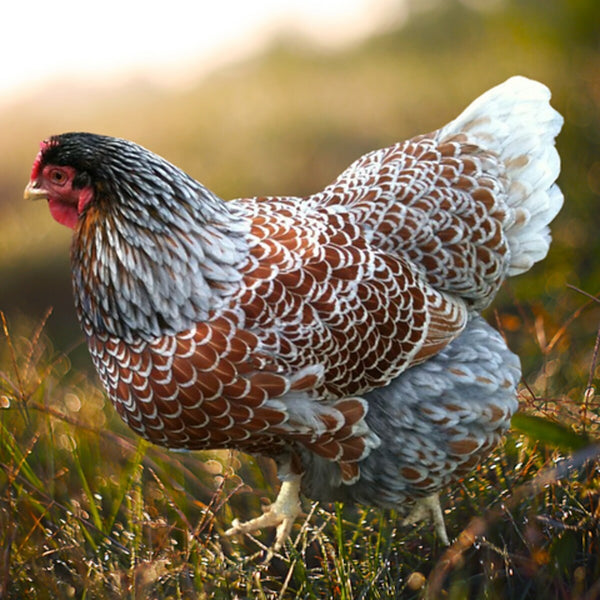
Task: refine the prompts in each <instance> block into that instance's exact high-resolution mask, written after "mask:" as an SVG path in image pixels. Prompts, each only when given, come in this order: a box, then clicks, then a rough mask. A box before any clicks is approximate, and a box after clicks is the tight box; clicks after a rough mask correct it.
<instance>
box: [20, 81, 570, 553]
mask: <svg viewBox="0 0 600 600" xmlns="http://www.w3.org/2000/svg"><path fill="white" fill-rule="evenodd" d="M549 98H550V93H549V91H548V89H547V88H546V87H545V86H543V85H542V84H540V83H537V82H534V81H531V80H528V79H525V78H522V77H514V78H512V79H509V80H508V81H506V82H505V83H503V84H502V85H500V86H498V87H496V88H493V89H491V90H490V91H488V92H486V93H485V94H484V95H483V96H481V97H480V98H479V99H477V100H476V101H475V102H473V103H472V104H471V105H470V106H469V107H468V108H467V109H466V110H465V111H464V112H463V113H462V114H461V115H460V116H459V117H458V118H457V119H455V120H454V121H452V122H451V123H450V124H448V125H446V126H445V127H442V128H441V129H439V130H437V131H434V132H433V133H430V134H427V135H422V136H419V137H416V138H413V139H411V140H409V141H406V142H402V143H398V144H395V145H393V146H391V147H389V148H385V149H382V150H377V151H374V152H371V153H369V154H366V155H365V156H363V157H362V158H360V159H359V160H358V161H356V162H355V163H354V164H352V165H351V166H350V167H349V168H348V169H347V170H346V171H344V172H343V173H342V174H341V175H340V176H339V177H338V178H337V179H336V180H335V181H334V182H333V183H332V184H331V185H329V186H328V187H327V188H325V189H324V190H323V191H322V192H319V193H317V194H314V195H312V196H309V197H306V198H296V197H274V198H243V199H238V200H233V201H230V202H224V201H223V200H221V199H220V198H219V197H217V196H216V195H215V194H214V193H212V192H211V191H209V190H208V189H206V188H205V187H204V186H203V185H202V184H200V183H198V182H197V181H196V180H194V179H193V178H191V177H190V176H189V175H186V174H185V173H184V172H182V171H181V170H179V169H178V168H177V167H175V166H173V165H172V164H170V163H168V162H167V161H166V160H164V159H163V158H160V157H159V156H157V155H155V154H153V153H152V152H150V151H148V150H146V149H144V148H142V147H140V146H138V145H136V144H134V143H132V142H129V141H125V140H122V139H115V138H110V137H105V136H101V135H94V134H90V133H66V134H63V135H57V136H54V137H51V138H50V139H48V140H47V141H44V142H42V144H41V150H40V152H39V154H38V155H37V158H36V160H35V163H34V165H33V171H32V174H31V180H30V182H29V185H28V186H27V188H26V194H25V195H26V197H28V198H45V199H46V200H48V204H49V208H50V212H51V214H52V216H53V217H54V218H55V219H56V220H57V221H58V222H59V223H62V224H64V225H67V226H69V227H71V228H72V229H73V230H74V234H73V243H72V248H71V261H72V271H73V287H74V296H75V305H76V309H77V314H78V317H79V320H80V322H81V325H82V328H83V331H84V332H85V336H86V338H87V342H88V346H89V350H90V354H91V356H92V359H93V362H94V365H95V367H96V369H97V371H98V374H99V376H100V379H101V381H102V383H103V385H104V387H105V389H106V391H107V393H108V395H109V396H110V398H111V400H112V402H113V403H114V405H115V407H116V409H117V410H118V412H119V414H120V415H121V417H122V418H123V419H124V421H125V422H126V423H127V424H128V425H129V426H130V427H131V428H132V429H133V430H134V431H135V432H137V433H139V434H140V435H142V436H144V437H145V438H147V439H148V440H150V441H152V442H154V443H156V444H160V445H163V446H167V447H169V448H181V449H184V448H185V449H190V450H196V449H202V448H236V449H238V450H241V451H243V452H248V453H253V454H262V455H266V456H269V457H272V458H274V459H275V461H276V462H277V465H278V469H279V475H280V477H281V479H282V480H283V483H282V487H281V490H280V493H279V495H278V497H277V500H276V501H275V503H274V504H272V505H271V507H270V508H269V509H268V510H267V511H266V512H265V514H264V515H262V516H260V517H258V518H257V519H253V520H252V521H250V522H248V523H244V524H240V523H239V522H234V525H233V527H232V529H230V530H229V532H228V533H230V534H231V533H239V532H248V531H253V530H256V529H258V528H261V527H264V526H277V537H276V541H275V544H274V547H275V548H279V547H280V546H281V544H282V543H283V541H284V539H285V538H286V537H287V535H288V534H289V531H290V528H291V525H292V523H293V521H294V519H295V517H296V516H297V515H298V513H299V511H300V505H299V493H300V492H303V493H304V494H306V495H307V496H309V497H310V498H313V499H316V500H321V501H325V502H329V501H333V500H341V501H345V502H359V503H364V504H368V505H375V506H380V507H393V508H395V509H397V510H399V511H400V512H401V513H403V514H404V515H405V516H406V522H412V521H414V520H417V519H419V518H423V517H427V516H430V517H431V518H433V520H434V522H435V524H436V526H437V531H438V534H439V535H440V538H441V540H442V541H443V542H445V543H447V541H448V538H447V535H446V531H445V527H444V522H443V518H442V513H441V509H440V504H439V500H438V492H440V491H441V490H446V489H448V488H450V486H451V485H452V483H453V482H455V481H456V480H457V479H459V478H460V477H463V476H464V475H465V474H466V473H468V472H469V471H470V470H471V469H472V468H473V467H474V466H475V465H476V464H477V463H478V462H479V461H480V460H481V459H483V458H484V457H485V456H486V455H487V454H488V453H489V451H490V450H491V449H492V448H493V447H494V446H495V445H496V444H497V443H498V441H499V440H500V437H501V435H502V433H503V432H504V431H505V430H506V428H507V427H508V425H509V421H510V417H511V415H512V414H513V412H514V411H515V410H516V408H517V399H516V386H517V382H518V380H519V378H520V365H519V360H518V358H517V357H516V356H515V355H514V354H513V353H512V352H511V351H510V350H508V348H507V347H506V345H505V342H504V340H503V339H502V337H501V336H500V335H499V334H498V333H497V332H496V331H495V330H494V329H493V328H492V327H490V326H489V325H488V324H487V323H486V322H485V321H484V320H483V319H482V318H481V317H480V316H479V312H480V311H481V310H482V309H483V308H485V307H486V306H488V305H489V304H490V302H491V301H492V299H493V298H494V295H495V294H496V292H497V290H498V288H499V287H500V285H501V284H502V282H503V281H504V279H505V278H506V277H507V276H512V275H517V274H519V273H523V272H524V271H527V270H528V269H529V268H530V267H531V266H532V265H533V264H534V263H535V262H537V261H539V260H541V259H542V258H544V256H545V255H546V253H547V251H548V247H549V243H550V234H549V230H548V224H549V222H550V221H551V220H552V219H553V218H554V216H555V215H556V214H557V212H558V211H559V210H560V207H561V205H562V201H563V198H562V194H561V192H560V190H559V188H558V187H557V186H556V185H555V183H554V182H555V180H556V178H557V176H558V173H559V170H560V164H559V157H558V154H557V152H556V150H555V147H554V138H555V136H556V135H557V134H558V132H559V130H560V128H561V125H562V118H561V117H560V115H559V114H558V113H557V112H556V111H554V109H552V108H551V107H550V104H549Z"/></svg>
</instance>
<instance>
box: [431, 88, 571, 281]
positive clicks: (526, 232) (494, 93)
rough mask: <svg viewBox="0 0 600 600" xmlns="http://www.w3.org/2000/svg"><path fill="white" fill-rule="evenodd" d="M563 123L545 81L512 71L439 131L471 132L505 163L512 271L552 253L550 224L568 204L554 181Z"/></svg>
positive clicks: (450, 133) (515, 272)
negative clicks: (556, 143) (509, 76)
mask: <svg viewBox="0 0 600 600" xmlns="http://www.w3.org/2000/svg"><path fill="white" fill-rule="evenodd" d="M562 124H563V118H562V117H561V115H560V114H559V113H558V112H556V111H555V110H554V109H553V108H552V107H551V106H550V90H549V89H548V88H547V87H546V86H545V85H543V84H541V83H539V82H537V81H532V80H531V79H527V78H525V77H511V78H510V79H508V80H507V81H505V82H504V83H502V84H500V85H498V86H496V87H494V88H492V89H491V90H488V91H487V92H485V93H484V94H482V95H481V96H480V97H479V98H477V99H476V100H475V101H474V102H473V103H471V104H470V105H469V106H468V107H467V108H466V109H465V110H464V112H463V113H462V114H460V115H459V116H458V117H457V118H456V119H455V120H454V121H452V122H451V123H449V124H448V125H446V126H445V127H444V128H443V129H442V130H441V131H440V138H441V139H444V138H446V137H453V136H456V135H460V134H463V135H467V136H468V138H469V140H473V141H474V142H476V143H477V144H478V145H479V146H481V147H482V148H484V149H486V150H489V151H491V152H493V153H494V154H496V155H497V156H498V157H499V158H500V160H501V162H502V163H503V164H504V167H505V177H506V178H507V182H506V203H507V205H508V207H509V215H508V218H507V221H506V223H505V227H504V229H505V232H506V235H507V238H508V243H509V245H510V250H511V260H510V267H509V271H508V274H509V275H518V274H519V273H523V272H525V271H527V270H528V269H529V268H531V266H532V265H533V264H534V263H536V262H538V261H540V260H542V259H543V258H544V257H545V256H546V254H547V253H548V248H549V246H550V230H549V227H548V225H549V223H550V222H551V221H552V219H553V218H554V217H555V216H556V214H557V213H558V211H559V210H560V208H561V206H562V204H563V195H562V193H561V191H560V189H559V188H558V186H557V185H556V184H555V181H556V178H557V177H558V174H559V172H560V158H559V156H558V152H557V151H556V148H555V146H554V138H555V137H556V136H557V135H558V133H559V131H560V129H561V127H562Z"/></svg>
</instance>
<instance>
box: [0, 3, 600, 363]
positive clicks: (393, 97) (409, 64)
mask: <svg viewBox="0 0 600 600" xmlns="http://www.w3.org/2000/svg"><path fill="white" fill-rule="evenodd" d="M217 5H218V6H217ZM3 10H5V11H6V10H7V9H3ZM11 11H13V12H12V13H11V14H6V15H4V16H3V24H4V29H5V34H3V38H2V40H0V48H1V55H2V56H3V59H2V68H1V70H0V95H1V96H0V131H1V132H2V135H1V136H0V310H1V311H3V312H4V313H5V315H6V316H7V318H8V321H9V323H11V324H14V323H15V322H18V321H19V320H22V319H29V320H33V321H39V320H40V319H41V318H42V316H43V314H44V313H45V312H46V310H47V309H48V307H53V313H52V316H51V317H50V319H49V322H48V326H47V332H48V333H49V336H50V338H51V339H52V340H53V342H54V344H55V346H56V347H57V348H58V349H60V350H62V351H66V352H69V354H70V356H71V360H72V361H73V362H74V363H75V365H76V366H78V367H81V368H85V369H88V368H89V367H90V362H89V359H88V358H87V356H86V352H85V350H84V349H83V347H82V344H81V341H82V335H81V333H80V331H79V328H78V325H77V323H76V319H75V314H74V310H73V304H72V299H71V284H70V267H69V240H70V231H69V230H67V229H66V228H64V227H60V226H59V225H57V224H56V223H55V222H54V221H53V220H52V219H51V217H50V215H49V213H48V211H47V208H46V207H45V206H43V205H41V204H36V203H31V204H29V203H25V202H24V201H23V200H22V190H23V187H24V186H25V184H26V183H27V181H28V178H29V172H30V168H31V164H32V162H33V159H34V157H35V155H36V153H37V149H38V145H39V142H40V141H41V140H42V139H44V138H45V137H47V136H49V135H51V134H55V133H60V132H64V131H70V130H84V131H93V132H97V133H104V134H109V135H114V136H118V137H125V138H129V139H132V140H134V141H136V142H138V143H140V144H142V145H144V146H147V147H149V148H151V149H152V150H154V151H155V152H157V153H159V154H161V155H163V156H165V157H166V158H167V159H169V160H170V161H171V162H174V163H175V164H177V165H178V166H180V167H182V168H183V169H185V170H186V171H187V172H189V173H190V174H191V175H192V176H194V177H195V178H196V179H198V180H200V181H201V182H203V183H204V184H205V185H206V186H208V187H209V188H211V189H212V190H213V191H214V192H216V193H217V194H218V195H220V196H221V197H223V198H225V199H229V198H234V197H239V196H249V195H259V194H267V195H273V194H289V195H291V194H294V195H303V194H309V193H311V192H314V191H318V190H320V189H321V188H322V187H323V186H324V185H326V184H328V183H329V182H330V181H331V180H333V179H334V178H335V176H336V175H337V174H338V173H339V172H341V171H342V170H343V169H344V168H345V167H346V166H347V165H348V164H349V163H351V162H352V161H353V160H354V159H356V158H358V157H359V156H360V155H361V154H364V153H365V152H367V151H369V150H372V149H375V148H378V147H382V146H386V145H389V144H392V143H394V142H395V141H398V140H401V139H404V138H406V137H411V136H413V135H415V134H418V133H422V132H426V131H430V130H433V129H436V128H437V127H439V126H441V125H443V124H444V123H446V122H447V121H448V120H450V119H452V118H453V117H454V116H456V115H457V114H458V113H459V112H460V111H461V110H462V109H463V108H464V107H465V106H466V105H467V104H468V103H469V102H470V101H471V100H472V99H474V98H475V97H476V96H477V95H479V94H480V93H482V92H483V91H485V90H486V89H487V88H489V87H491V86H493V85H496V84H498V83H500V82H501V81H503V80H505V79H506V78H508V77H510V76H511V75H515V74H522V75H526V76H528V77H531V78H535V79H538V80H540V81H542V82H544V83H545V84H546V85H548V86H549V87H550V88H551V90H552V93H553V101H552V102H553V105H554V106H555V107H556V108H557V109H558V110H559V111H560V112H561V113H562V114H563V115H564V116H565V120H566V122H565V127H564V130H563V132H562V134H561V136H560V138H559V140H558V146H559V151H560V153H561V156H562V158H563V170H562V175H561V177H560V184H561V187H562V189H563V191H564V193H565V198H566V202H565V207H564V209H563V211H562V213H561V214H560V216H559V217H558V218H557V219H556V222H555V223H554V225H553V236H554V243H553V245H552V248H551V251H550V255H549V257H548V259H547V260H546V261H545V262H543V263H541V264H538V265H537V266H536V267H535V268H534V269H533V270H532V272H530V273H529V274H528V275H527V276H525V277H523V278H521V279H517V280H515V281H514V282H510V284H509V285H508V286H506V288H505V289H504V290H503V292H502V295H501V297H500V299H499V303H498V304H497V306H499V307H500V309H501V312H502V314H503V315H504V316H503V317H502V318H503V321H502V322H503V324H504V326H505V328H506V329H507V330H509V332H510V331H511V329H512V334H511V335H514V336H515V337H518V338H519V339H518V340H516V342H515V343H516V344H517V346H516V348H515V349H517V350H518V351H519V353H520V354H521V355H522V357H523V362H524V366H525V372H526V373H527V369H528V368H531V366H532V365H534V364H536V363H537V364H538V365H539V362H540V360H539V356H538V355H537V354H539V348H540V347H541V348H542V350H543V348H544V345H543V342H544V338H545V336H551V334H552V331H553V330H556V329H557V328H559V327H560V325H561V324H562V323H563V322H564V321H565V318H566V317H565V315H569V314H571V312H572V311H574V310H577V309H578V308H579V307H580V306H582V305H583V304H584V303H585V302H586V298H585V297H584V296H582V295H581V294H580V293H579V292H577V291H574V290H572V289H571V288H569V287H567V286H568V284H570V285H572V286H576V287H578V288H580V289H581V290H584V291H586V292H588V293H590V294H596V293H597V292H598V291H599V290H600V267H599V265H598V260H597V257H598V255H599V252H600V236H599V235H598V230H599V226H600V206H599V200H600V3H598V1H597V0H564V1H561V0H545V1H544V2H540V1H539V0H460V1H459V0H372V1H367V0H333V1H329V2H323V1H319V0H317V1H309V0H302V1H287V2H279V1H277V0H255V1H254V2H245V1H243V0H237V1H236V0H230V1H224V2H220V3H205V2H184V1H183V0H171V1H170V2H169V3H168V4H164V3H161V5H160V8H152V7H151V6H150V5H149V4H148V3H147V2H146V3H142V2H138V1H132V2H127V3H125V2H116V1H113V0H105V2H103V3H102V5H99V4H97V3H93V4H85V3H84V4H82V3H77V2H75V1H74V0H56V1H55V2H54V3H51V4H49V3H45V4H44V5H41V3H40V6H37V7H32V6H31V5H29V4H24V3H21V7H17V6H16V5H14V6H12V7H11ZM511 314H514V315H519V314H520V315H521V316H523V314H525V316H526V318H525V319H524V320H523V319H517V318H515V319H513V320H511V318H510V316H511ZM586 315H587V316H585V317H584V318H581V319H578V320H577V323H576V325H574V327H576V329H574V330H573V332H572V335H571V337H570V338H569V339H570V340H571V342H573V341H575V342H578V343H579V342H580V343H581V348H582V353H583V355H584V356H588V357H589V353H590V352H591V348H592V347H593V339H594V334H595V331H596V327H597V321H598V318H597V317H598V311H597V310H596V311H593V310H592V311H588V312H587V313H586ZM540 319H542V321H541V326H540ZM523 322H525V323H530V325H531V326H530V327H524V328H523V327H522V323H523ZM511 324H512V326H511ZM534 337H535V338H536V341H535V346H534V344H533V342H532V339H533V338H534ZM514 345H515V344H513V346H514ZM73 348H75V349H74V350H73ZM528 349H530V350H531V353H528ZM584 363H585V358H584V359H583V360H582V372H583V369H584Z"/></svg>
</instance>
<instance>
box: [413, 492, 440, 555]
mask: <svg viewBox="0 0 600 600" xmlns="http://www.w3.org/2000/svg"><path fill="white" fill-rule="evenodd" d="M429 519H431V520H432V521H433V524H434V525H435V530H436V533H437V534H438V536H439V538H440V540H441V542H442V544H444V546H449V545H450V540H449V539H448V534H447V533H446V525H445V523H444V515H443V514H442V507H441V506H440V497H439V496H438V494H432V495H431V496H427V498H421V499H420V500H417V501H416V502H415V505H414V506H413V509H412V510H411V511H410V513H408V516H407V517H406V518H405V519H404V521H402V525H412V524H413V523H417V522H418V521H427V520H429Z"/></svg>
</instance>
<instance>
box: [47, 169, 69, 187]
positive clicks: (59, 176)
mask: <svg viewBox="0 0 600 600" xmlns="http://www.w3.org/2000/svg"><path fill="white" fill-rule="evenodd" d="M48 175H49V177H50V181H52V183H55V184H57V185H64V184H65V183H66V181H67V176H66V174H65V172H64V171H61V170H60V169H52V171H50V173H49V174H48Z"/></svg>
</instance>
